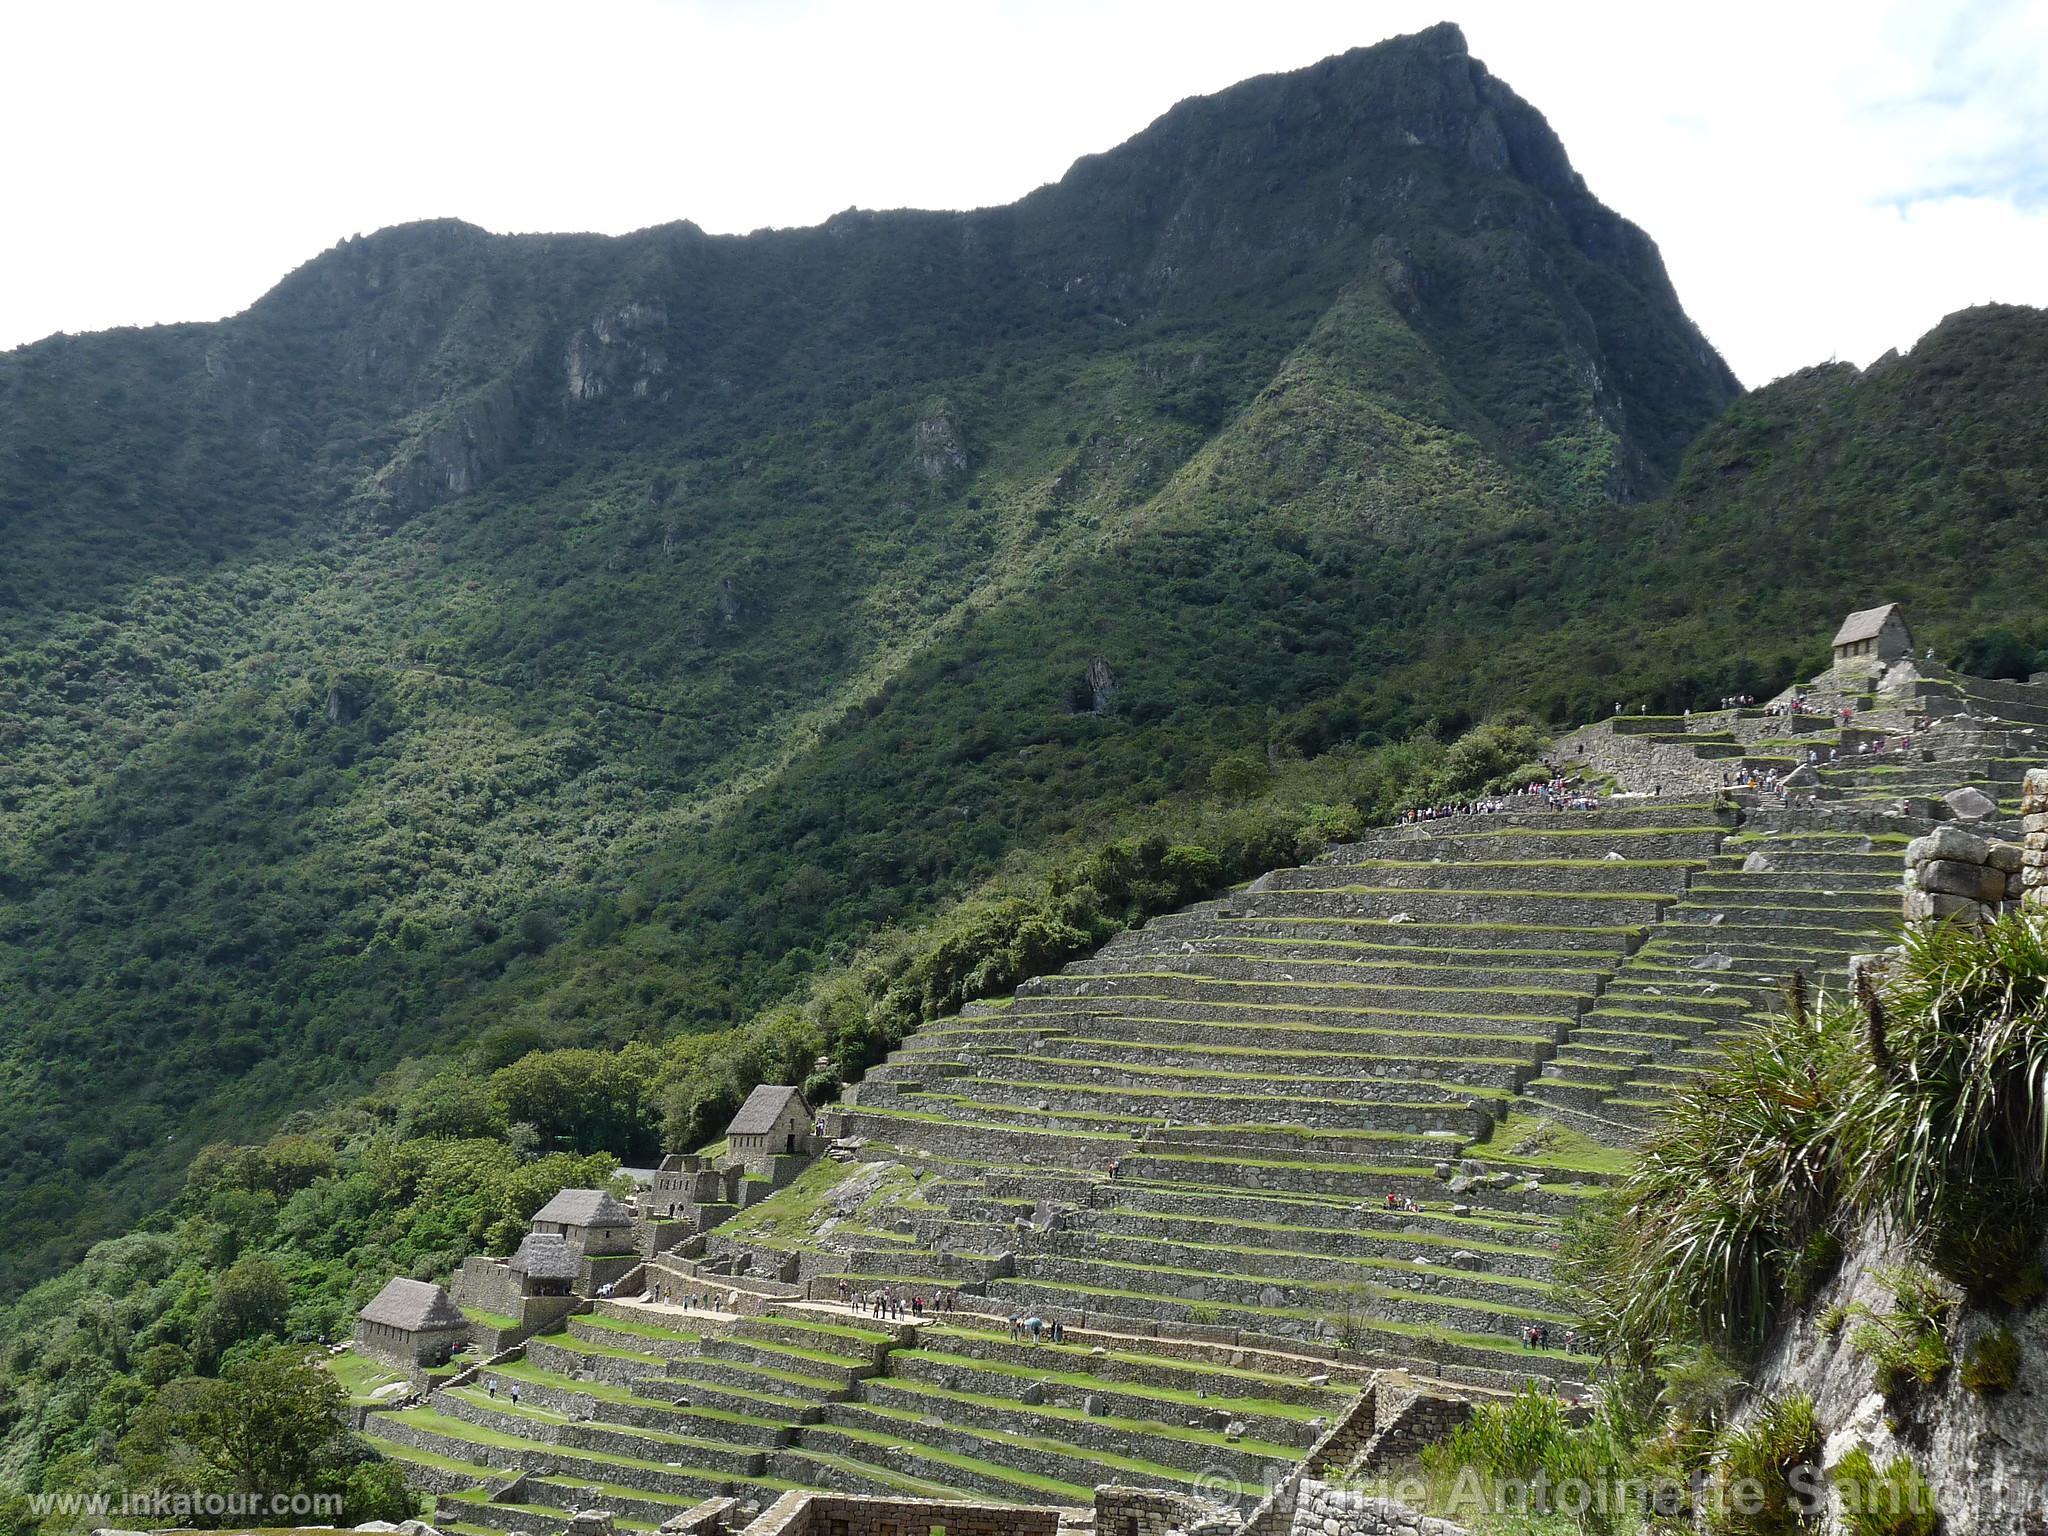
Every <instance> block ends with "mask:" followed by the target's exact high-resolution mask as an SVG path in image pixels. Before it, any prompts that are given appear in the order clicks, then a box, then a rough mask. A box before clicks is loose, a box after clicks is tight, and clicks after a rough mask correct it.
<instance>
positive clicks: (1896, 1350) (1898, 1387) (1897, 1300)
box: [1848, 1268, 1955, 1403]
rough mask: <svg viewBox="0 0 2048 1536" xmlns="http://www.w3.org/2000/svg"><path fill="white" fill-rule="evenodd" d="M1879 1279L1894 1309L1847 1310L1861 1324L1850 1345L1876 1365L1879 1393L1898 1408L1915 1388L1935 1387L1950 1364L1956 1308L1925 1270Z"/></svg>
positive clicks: (1901, 1272)
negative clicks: (1950, 1335)
mask: <svg viewBox="0 0 2048 1536" xmlns="http://www.w3.org/2000/svg"><path fill="white" fill-rule="evenodd" d="M1881 1278H1883V1279H1884V1281H1885V1283H1886V1284H1887V1285H1888V1286H1889V1287H1890V1288H1891V1292H1892V1300H1893V1303H1894V1304H1895V1305H1896V1306H1897V1308H1898V1310H1897V1311H1895V1312H1873V1311H1871V1310H1870V1308H1868V1307H1864V1306H1852V1307H1850V1308H1849V1309H1848V1314H1849V1316H1851V1317H1853V1318H1856V1319H1858V1320H1859V1325H1858V1327H1857V1328H1856V1330H1855V1331H1854V1332H1853V1333H1851V1334H1850V1335H1849V1343H1850V1345H1851V1347H1853V1348H1854V1349H1856V1350H1857V1351H1858V1352H1859V1353H1861V1354H1865V1355H1868V1356H1870V1358H1871V1359H1872V1360H1873V1361H1874V1362H1875V1363H1876V1365H1877V1390H1878V1391H1880V1392H1882V1393H1883V1394H1884V1395H1885V1400H1886V1401H1887V1402H1893V1403H1896V1402H1897V1401H1899V1400H1900V1399H1902V1398H1904V1397H1905V1396H1907V1395H1908V1394H1909V1393H1910V1392H1912V1391H1913V1389H1915V1388H1921V1387H1931V1386H1933V1385H1934V1384H1935V1383H1936V1382H1937V1381H1939V1380H1940V1379H1941V1378H1942V1377H1943V1376H1944V1375H1945V1374H1946V1373H1947V1371H1948V1368H1949V1366H1950V1365H1951V1364H1952V1363H1953V1361H1954V1357H1953V1356H1952V1355H1951V1354H1950V1353H1949V1347H1948V1336H1947V1329H1948V1321H1949V1317H1950V1314H1951V1313H1953V1312H1954V1310H1955V1303H1954V1301H1953V1300H1951V1299H1950V1298H1949V1297H1948V1296H1945V1295H1943V1294H1942V1292H1941V1289H1940V1287H1939V1286H1938V1285H1936V1283H1935V1281H1934V1278H1933V1276H1931V1275H1929V1274H1927V1273H1926V1272H1925V1271H1924V1270H1917V1269H1911V1268H1908V1269H1903V1270H1895V1271H1891V1272H1888V1273H1886V1274H1884V1275H1883V1276H1882V1277H1881Z"/></svg>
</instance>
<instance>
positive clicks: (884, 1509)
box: [745, 1493, 1060, 1536]
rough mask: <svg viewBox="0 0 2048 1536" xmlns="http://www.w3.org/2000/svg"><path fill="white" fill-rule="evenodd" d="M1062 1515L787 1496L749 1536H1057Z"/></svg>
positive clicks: (1013, 1507)
mask: <svg viewBox="0 0 2048 1536" xmlns="http://www.w3.org/2000/svg"><path fill="white" fill-rule="evenodd" d="M1059 1524H1060V1512H1059V1511H1058V1510H1057V1509H1054V1508H1051V1507H1041V1506H1037V1505H1030V1504H969V1503H953V1502H951V1501H950V1500H944V1499H875V1498H863V1497H859V1496H855V1495H850V1494H836V1493H786V1494H784V1495H783V1496H782V1497H781V1498H779V1499H777V1500H776V1501H775V1502H774V1503H773V1504H771V1505H770V1506H769V1507H768V1508H767V1509H766V1510H764V1511H763V1512H762V1513H761V1515H760V1516H759V1517H758V1518H757V1519H756V1520H755V1521H754V1522H753V1524H751V1525H749V1526H748V1527H747V1528H746V1531H745V1536H933V1533H934V1532H943V1533H944V1536H1057V1533H1058V1531H1059Z"/></svg>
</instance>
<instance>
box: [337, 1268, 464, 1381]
mask: <svg viewBox="0 0 2048 1536" xmlns="http://www.w3.org/2000/svg"><path fill="white" fill-rule="evenodd" d="M468 1342H469V1319H468V1318H466V1317H464V1316H463V1315H462V1311H461V1309H460V1308H459V1307H457V1306H456V1305H455V1303H454V1301H453V1300H451V1299H450V1297H449V1295H448V1293H447V1292H446V1291H444V1290H442V1289H441V1287H440V1286H438V1285H435V1284H434V1283H433V1282H432V1281H429V1280H408V1279H406V1278H405V1277H404V1276H402V1275H396V1276H393V1277H392V1278H391V1279H389V1280H387V1281H385V1282H384V1289H383V1290H381V1291H379V1292H378V1293H377V1294H376V1295H375V1296H374V1297H373V1298H371V1301H370V1304H369V1305H368V1306H366V1307H364V1308H363V1310H362V1311H360V1312H358V1313H357V1314H356V1330H355V1346H356V1349H357V1351H358V1352H359V1353H361V1354H365V1355H368V1356H370V1357H371V1358H373V1359H376V1360H382V1361H384V1362H385V1363H387V1364H390V1365H398V1366H404V1367H405V1368H406V1369H408V1370H410V1369H413V1368H414V1367H416V1366H423V1365H443V1364H445V1363H446V1362H447V1360H448V1357H449V1356H450V1355H452V1354H454V1353H455V1351H457V1350H458V1349H460V1348H462V1346H463V1345H464V1344H467V1343H468Z"/></svg>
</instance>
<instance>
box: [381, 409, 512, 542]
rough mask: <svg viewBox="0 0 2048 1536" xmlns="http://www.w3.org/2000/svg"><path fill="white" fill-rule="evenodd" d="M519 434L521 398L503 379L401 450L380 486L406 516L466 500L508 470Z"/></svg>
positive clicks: (445, 415) (450, 411)
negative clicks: (494, 477) (456, 500)
mask: <svg viewBox="0 0 2048 1536" xmlns="http://www.w3.org/2000/svg"><path fill="white" fill-rule="evenodd" d="M520 434H521V425H520V412H519V402H518V397H517V395H516V393H515V391H514V390H513V388H512V386H511V384H510V383H508V382H507V381H506V380H504V379H499V380H497V381H495V382H494V383H491V384H487V385H485V386H484V387H483V388H482V389H480V390H478V391H477V392H476V393H475V394H474V395H472V396H470V397H469V398H468V399H467V400H465V401H463V402H462V403H461V404H459V405H454V406H450V407H449V408H447V409H446V410H444V411H443V412H442V413H441V415H440V416H438V417H437V418H436V419H435V420H434V422H433V423H432V425H430V426H429V427H427V428H426V429H425V430H424V431H423V432H421V433H420V434H419V435H418V436H416V437H414V438H413V440H412V441H411V442H410V443H408V444H407V445H406V446H405V447H404V448H402V449H400V450H399V452H398V454H397V456H396V457H395V458H393V459H392V461H391V462H390V463H389V464H388V465H386V466H385V468H384V470H383V472H382V473H381V474H379V475H378V477H377V485H378V488H379V489H380V490H382V491H384V492H386V493H387V494H388V495H389V496H390V497H391V499H392V501H393V503H394V504H395V505H397V506H398V507H399V508H400V509H401V510H403V511H406V512H421V511H425V510H426V509H427V508H428V507H432V506H438V505H439V504H440V503H442V502H444V501H450V500H453V499H454V498H455V497H457V496H467V495H468V494H469V493H470V492H471V491H473V490H475V489H477V487H479V486H481V485H482V484H483V483H484V482H485V481H486V480H488V479H490V478H491V477H492V476H493V475H495V474H496V473H497V472H498V471H499V470H501V469H503V468H504V467H505V464H506V461H507V460H509V459H510V458H511V457H512V454H513V451H514V450H515V449H516V448H517V447H518V445H519V441H520Z"/></svg>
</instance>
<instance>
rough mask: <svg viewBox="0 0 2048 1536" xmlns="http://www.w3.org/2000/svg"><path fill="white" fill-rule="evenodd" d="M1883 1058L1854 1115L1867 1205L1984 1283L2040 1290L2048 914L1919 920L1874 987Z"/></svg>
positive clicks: (1845, 1126) (1967, 1279)
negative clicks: (1966, 923) (1968, 923)
mask: <svg viewBox="0 0 2048 1536" xmlns="http://www.w3.org/2000/svg"><path fill="white" fill-rule="evenodd" d="M1861 1001H1862V1004H1863V1007H1862V1012H1863V1014H1864V1015H1865V1024H1866V1030H1867V1034H1868V1037H1869V1039H1870V1041H1871V1047H1870V1049H1869V1051H1868V1052H1867V1053H1866V1054H1867V1056H1868V1057H1869V1067H1868V1070H1866V1071H1865V1072H1864V1073H1863V1075H1862V1077H1861V1080H1860V1081H1859V1083H1858V1085H1857V1089H1856V1092H1855V1094H1854V1095H1853V1098H1852V1101H1851V1102H1850V1104H1849V1105H1848V1107H1847V1112H1846V1113H1845V1114H1844V1115H1843V1117H1842V1124H1841V1129H1840V1134H1841V1156H1842V1159H1843V1162H1844V1165H1845V1167H1846V1168H1847V1169H1848V1170H1849V1171H1850V1173H1851V1175H1852V1178H1851V1189H1850V1194H1851V1197H1852V1199H1853V1201H1854V1203H1855V1205H1856V1207H1857V1209H1858V1210H1859V1211H1861V1212H1866V1213H1868V1214H1871V1215H1874V1216H1878V1217H1881V1218H1883V1219H1885V1220H1887V1221H1889V1222H1891V1223H1892V1224H1893V1225H1894V1226H1895V1227H1896V1229H1897V1230H1898V1232H1899V1233H1900V1235H1901V1236H1902V1237H1904V1238H1905V1239H1906V1240H1907V1241H1908V1242H1909V1243H1911V1244H1912V1246H1914V1247H1915V1248H1916V1249H1918V1250H1919V1251H1920V1252H1921V1253H1923V1254H1924V1255H1925V1256H1926V1257H1927V1259H1928V1261H1929V1262H1931V1263H1932V1264H1933V1265H1934V1266H1935V1268H1937V1269H1938V1270H1940V1271H1941V1272H1942V1273H1943V1274H1945V1275H1947V1276H1948V1277H1949V1278H1950V1279H1952V1280H1955V1281H1956V1282H1958V1283H1959V1284H1961V1285H1963V1286H1965V1287H1967V1288H1969V1289H1970V1290H1971V1291H1972V1292H1974V1293H1976V1294H1978V1295H1995V1296H1997V1297H1999V1298H2000V1299H2002V1300H2005V1301H2010V1302H2025V1301H2030V1300H2033V1299H2034V1298H2035V1297H2037V1296H2038V1295H2039V1294H2040V1292H2041V1289H2042V1277H2041V1273H2040V1269H2039V1266H2038V1264H2037V1262H2036V1261H2035V1257H2034V1255H2035V1253H2036V1251H2037V1250H2038V1248H2039V1245H2040V1242H2041V1238H2042V1234H2043V1227H2044V1217H2048V922H2044V921H2043V920H2042V919H2040V918H2039V917H2019V916H2008V917H2005V918H2002V919H2000V920H1999V921H1998V922H1995V923H1990V924H1987V925H1985V926H1984V927H1982V928H1972V927H1963V926H1957V925H1951V924H1945V923H1944V924H1933V925H1928V926H1924V927H1918V928H1914V929H1910V930H1909V931H1908V932H1907V934H1906V936H1905V948H1904V953H1903V954H1902V955H1901V956H1900V957H1899V958H1898V959H1897V960H1896V961H1895V962H1894V963H1893V964H1892V965H1891V967H1890V968H1889V971H1888V974H1887V975H1886V977H1885V982H1884V986H1883V989H1882V995H1881V996H1879V995H1877V994H1875V993H1871V994H1868V995H1866V996H1864V997H1863V998H1862V999H1861Z"/></svg>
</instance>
